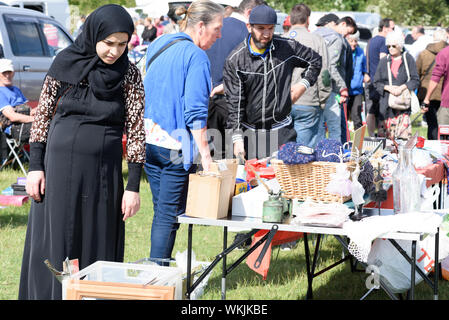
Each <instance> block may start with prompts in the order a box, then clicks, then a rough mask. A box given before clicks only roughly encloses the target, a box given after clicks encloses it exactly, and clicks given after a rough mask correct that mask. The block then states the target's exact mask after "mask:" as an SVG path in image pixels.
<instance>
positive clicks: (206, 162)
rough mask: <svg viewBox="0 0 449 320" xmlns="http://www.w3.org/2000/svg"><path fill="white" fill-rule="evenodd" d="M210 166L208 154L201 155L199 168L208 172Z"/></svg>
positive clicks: (210, 159)
mask: <svg viewBox="0 0 449 320" xmlns="http://www.w3.org/2000/svg"><path fill="white" fill-rule="evenodd" d="M211 164H212V157H211V156H210V153H205V154H204V155H201V166H202V167H203V171H209V170H210V165H211Z"/></svg>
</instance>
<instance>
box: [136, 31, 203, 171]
mask: <svg viewBox="0 0 449 320" xmlns="http://www.w3.org/2000/svg"><path fill="white" fill-rule="evenodd" d="M178 38H185V39H187V40H190V41H180V42H178V43H175V44H174V45H173V46H171V47H170V48H168V49H167V50H166V51H164V52H163V53H162V54H161V55H160V56H159V57H157V58H156V59H155V60H154V62H153V63H152V64H151V65H150V66H149V67H148V62H149V61H150V59H151V57H152V56H153V55H154V54H155V53H156V52H158V51H159V49H161V48H162V47H164V46H165V45H166V44H168V43H169V42H171V41H173V40H175V39H178ZM146 61H147V64H146V66H145V69H146V75H145V79H144V87H145V115H144V117H145V118H149V119H152V120H153V122H155V123H157V124H159V126H160V127H161V128H162V129H164V130H165V131H166V132H168V133H169V134H170V135H171V136H172V137H173V138H175V139H177V140H178V141H181V144H182V155H183V158H184V160H183V162H184V168H185V169H186V170H188V169H189V168H190V167H191V165H192V163H193V161H194V159H195V158H196V156H197V155H198V148H197V146H196V144H195V141H194V140H193V136H192V133H191V131H190V130H192V129H195V130H197V129H202V128H204V127H205V126H206V123H207V112H208V104H209V94H210V91H211V78H210V63H209V59H208V57H207V55H206V53H205V52H204V50H202V49H200V48H199V47H198V46H196V45H195V44H194V43H193V42H192V39H191V38H190V36H188V35H187V34H185V33H183V32H179V33H176V34H167V35H163V36H161V37H159V38H157V39H156V40H155V41H153V42H152V43H151V45H150V46H149V47H148V50H147V56H146Z"/></svg>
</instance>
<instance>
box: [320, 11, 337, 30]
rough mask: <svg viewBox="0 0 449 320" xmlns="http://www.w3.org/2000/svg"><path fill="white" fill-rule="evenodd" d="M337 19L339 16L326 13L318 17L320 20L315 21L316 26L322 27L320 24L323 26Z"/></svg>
mask: <svg viewBox="0 0 449 320" xmlns="http://www.w3.org/2000/svg"><path fill="white" fill-rule="evenodd" d="M339 19H340V18H339V17H338V16H337V15H336V14H334V13H329V14H326V15H324V16H322V17H321V18H320V20H318V22H317V23H316V26H317V27H322V26H325V25H326V24H328V23H329V22H332V21H333V22H335V23H337V21H338V20H339Z"/></svg>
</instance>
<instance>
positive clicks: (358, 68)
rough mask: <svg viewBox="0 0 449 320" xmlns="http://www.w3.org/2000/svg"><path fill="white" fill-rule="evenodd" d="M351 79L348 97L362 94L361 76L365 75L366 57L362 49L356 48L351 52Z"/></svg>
mask: <svg viewBox="0 0 449 320" xmlns="http://www.w3.org/2000/svg"><path fill="white" fill-rule="evenodd" d="M352 70H353V73H352V79H351V87H350V88H349V95H351V96H355V95H358V94H363V75H364V74H365V73H367V69H366V56H365V54H364V53H363V49H362V48H360V47H359V46H357V47H356V48H355V50H354V51H353V52H352Z"/></svg>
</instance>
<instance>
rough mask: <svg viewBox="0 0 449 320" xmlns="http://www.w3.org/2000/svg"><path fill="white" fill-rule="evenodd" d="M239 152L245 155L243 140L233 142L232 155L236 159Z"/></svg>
mask: <svg viewBox="0 0 449 320" xmlns="http://www.w3.org/2000/svg"><path fill="white" fill-rule="evenodd" d="M239 154H242V155H243V157H245V146H244V144H243V140H241V141H236V142H234V156H235V157H236V158H237V159H238V158H239Z"/></svg>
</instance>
